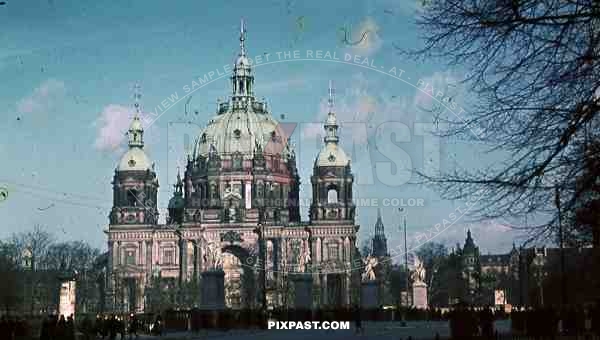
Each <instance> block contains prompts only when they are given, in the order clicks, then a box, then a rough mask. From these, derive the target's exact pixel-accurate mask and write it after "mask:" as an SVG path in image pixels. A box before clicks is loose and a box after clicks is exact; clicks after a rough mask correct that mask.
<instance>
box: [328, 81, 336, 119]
mask: <svg viewBox="0 0 600 340" xmlns="http://www.w3.org/2000/svg"><path fill="white" fill-rule="evenodd" d="M334 100H335V98H334V89H333V82H332V81H331V80H330V81H329V100H328V101H327V102H328V104H329V112H333V105H334Z"/></svg>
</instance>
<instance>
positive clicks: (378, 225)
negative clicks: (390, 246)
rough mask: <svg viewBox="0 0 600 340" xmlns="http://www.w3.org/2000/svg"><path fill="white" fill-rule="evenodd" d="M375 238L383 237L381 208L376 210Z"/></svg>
mask: <svg viewBox="0 0 600 340" xmlns="http://www.w3.org/2000/svg"><path fill="white" fill-rule="evenodd" d="M375 236H376V237H377V236H383V237H385V231H384V226H383V220H382V219H381V208H377V222H375Z"/></svg>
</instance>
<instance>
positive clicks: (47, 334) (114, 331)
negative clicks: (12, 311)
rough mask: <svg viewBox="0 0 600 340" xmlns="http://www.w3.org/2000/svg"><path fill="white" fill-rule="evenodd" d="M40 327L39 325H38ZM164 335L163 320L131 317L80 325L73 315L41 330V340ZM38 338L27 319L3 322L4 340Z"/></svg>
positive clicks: (47, 321) (51, 320) (51, 319)
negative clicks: (144, 321)
mask: <svg viewBox="0 0 600 340" xmlns="http://www.w3.org/2000/svg"><path fill="white" fill-rule="evenodd" d="M38 325H39V324H38ZM142 332H143V333H150V334H154V335H162V333H163V323H162V319H161V317H160V316H158V317H156V319H155V320H154V322H152V323H151V324H149V325H146V324H144V323H143V322H141V321H140V320H138V318H137V317H136V316H135V315H134V314H131V315H130V316H129V318H128V319H126V318H123V317H119V316H116V315H106V316H100V315H99V316H97V317H96V319H95V320H94V319H93V318H90V317H89V316H84V317H83V318H82V319H81V320H78V322H77V323H76V322H75V320H74V318H73V315H70V316H68V317H66V318H65V316H64V315H61V316H60V317H59V316H57V315H49V316H48V317H46V318H44V320H43V321H42V323H41V325H40V328H39V339H40V340H75V339H84V340H96V339H107V340H116V339H123V340H125V339H127V338H129V339H130V340H133V339H137V338H138V334H139V333H142ZM37 337H38V336H37V335H36V334H32V327H31V325H30V323H29V322H28V321H27V320H25V319H23V318H15V317H7V316H2V317H1V318H0V340H28V339H34V338H37Z"/></svg>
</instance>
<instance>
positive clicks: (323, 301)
mask: <svg viewBox="0 0 600 340" xmlns="http://www.w3.org/2000/svg"><path fill="white" fill-rule="evenodd" d="M327 298H328V296H327V274H323V275H322V276H321V306H327V303H328V301H327Z"/></svg>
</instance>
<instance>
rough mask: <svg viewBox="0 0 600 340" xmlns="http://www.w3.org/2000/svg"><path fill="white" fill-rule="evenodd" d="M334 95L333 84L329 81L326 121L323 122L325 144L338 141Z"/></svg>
mask: <svg viewBox="0 0 600 340" xmlns="http://www.w3.org/2000/svg"><path fill="white" fill-rule="evenodd" d="M334 95H335V89H334V88H333V82H332V81H331V80H330V81H329V99H328V100H327V104H328V105H327V106H328V107H329V113H328V114H327V121H326V122H325V131H326V132H327V135H326V136H325V143H326V144H329V143H334V144H337V143H338V141H339V137H338V135H337V130H338V125H337V117H336V116H335V112H334V108H333V105H334Z"/></svg>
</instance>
